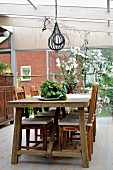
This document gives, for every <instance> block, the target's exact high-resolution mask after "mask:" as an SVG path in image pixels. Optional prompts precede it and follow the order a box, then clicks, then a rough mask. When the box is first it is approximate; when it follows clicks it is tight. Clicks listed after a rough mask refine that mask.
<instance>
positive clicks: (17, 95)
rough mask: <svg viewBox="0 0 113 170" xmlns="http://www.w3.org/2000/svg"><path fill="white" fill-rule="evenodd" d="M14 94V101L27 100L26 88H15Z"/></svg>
mask: <svg viewBox="0 0 113 170" xmlns="http://www.w3.org/2000/svg"><path fill="white" fill-rule="evenodd" d="M13 94H14V97H13V98H14V100H19V99H25V98H26V92H25V87H24V86H19V87H17V88H16V87H13Z"/></svg>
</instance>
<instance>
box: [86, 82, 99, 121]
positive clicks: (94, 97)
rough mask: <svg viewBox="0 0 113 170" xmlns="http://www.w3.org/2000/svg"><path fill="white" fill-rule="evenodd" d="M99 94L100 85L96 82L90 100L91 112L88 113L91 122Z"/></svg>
mask: <svg viewBox="0 0 113 170" xmlns="http://www.w3.org/2000/svg"><path fill="white" fill-rule="evenodd" d="M97 96H98V85H97V84H96V85H93V86H92V93H91V100H90V106H89V114H88V122H89V123H91V122H92V120H93V116H94V113H95V109H96V103H97Z"/></svg>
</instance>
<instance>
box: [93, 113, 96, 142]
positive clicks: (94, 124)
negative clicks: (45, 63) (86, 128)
mask: <svg viewBox="0 0 113 170" xmlns="http://www.w3.org/2000/svg"><path fill="white" fill-rule="evenodd" d="M95 136H96V115H94V122H93V142H95Z"/></svg>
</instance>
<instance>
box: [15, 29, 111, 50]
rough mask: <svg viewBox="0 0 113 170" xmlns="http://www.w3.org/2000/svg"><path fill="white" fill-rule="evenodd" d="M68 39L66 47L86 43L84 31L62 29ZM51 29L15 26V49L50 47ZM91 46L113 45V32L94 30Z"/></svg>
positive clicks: (90, 39) (90, 36) (90, 38)
mask: <svg viewBox="0 0 113 170" xmlns="http://www.w3.org/2000/svg"><path fill="white" fill-rule="evenodd" d="M61 32H62V33H63V34H64V36H65V39H66V45H65V48H70V47H81V46H82V44H83V43H84V40H83V39H84V33H83V32H81V34H78V33H77V32H76V31H75V30H61ZM51 33H52V31H51V30H48V29H47V30H45V31H42V28H27V27H14V49H15V50H23V49H48V38H49V36H50V35H51ZM88 41H89V46H90V47H110V48H112V46H113V34H112V33H110V34H109V33H104V32H103V33H102V32H101V33H100V32H92V33H91V34H89V35H88Z"/></svg>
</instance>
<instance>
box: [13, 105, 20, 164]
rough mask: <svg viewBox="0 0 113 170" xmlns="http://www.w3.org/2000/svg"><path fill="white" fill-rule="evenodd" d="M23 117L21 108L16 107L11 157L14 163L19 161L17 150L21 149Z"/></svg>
mask: <svg viewBox="0 0 113 170" xmlns="http://www.w3.org/2000/svg"><path fill="white" fill-rule="evenodd" d="M21 119H22V111H21V108H16V115H15V125H14V136H13V146H12V158H11V163H12V164H17V163H18V155H17V151H18V150H19V149H20V146H21Z"/></svg>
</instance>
